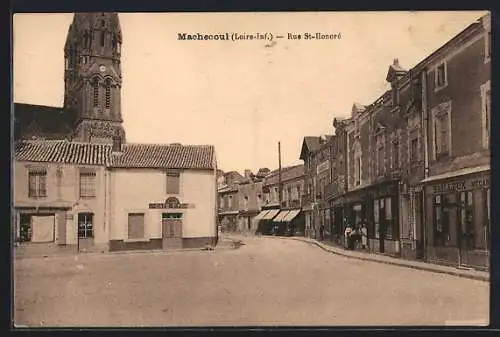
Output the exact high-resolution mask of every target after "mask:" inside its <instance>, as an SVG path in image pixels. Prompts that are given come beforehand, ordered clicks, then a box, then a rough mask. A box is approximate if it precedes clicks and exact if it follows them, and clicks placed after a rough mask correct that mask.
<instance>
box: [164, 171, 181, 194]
mask: <svg viewBox="0 0 500 337" xmlns="http://www.w3.org/2000/svg"><path fill="white" fill-rule="evenodd" d="M180 176H181V175H180V172H179V171H173V170H169V171H167V194H179V192H180Z"/></svg>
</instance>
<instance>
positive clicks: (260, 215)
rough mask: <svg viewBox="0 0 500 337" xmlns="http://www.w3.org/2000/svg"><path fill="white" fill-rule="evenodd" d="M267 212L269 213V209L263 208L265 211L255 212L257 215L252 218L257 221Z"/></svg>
mask: <svg viewBox="0 0 500 337" xmlns="http://www.w3.org/2000/svg"><path fill="white" fill-rule="evenodd" d="M267 213H269V210H268V209H267V210H265V211H262V212H260V213H259V214H257V216H256V217H255V218H254V220H257V221H259V220H262V218H263V217H264V216H265V215H266V214H267Z"/></svg>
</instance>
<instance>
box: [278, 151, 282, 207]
mask: <svg viewBox="0 0 500 337" xmlns="http://www.w3.org/2000/svg"><path fill="white" fill-rule="evenodd" d="M278 200H279V207H280V208H281V200H282V191H281V142H278Z"/></svg>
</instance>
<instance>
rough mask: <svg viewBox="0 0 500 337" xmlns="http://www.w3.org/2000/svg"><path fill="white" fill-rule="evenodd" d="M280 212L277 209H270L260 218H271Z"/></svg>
mask: <svg viewBox="0 0 500 337" xmlns="http://www.w3.org/2000/svg"><path fill="white" fill-rule="evenodd" d="M279 212H280V210H279V209H270V210H269V212H268V213H267V214H266V215H264V216H263V217H262V218H261V220H271V219H272V218H274V217H275V216H276V215H277V214H278V213H279Z"/></svg>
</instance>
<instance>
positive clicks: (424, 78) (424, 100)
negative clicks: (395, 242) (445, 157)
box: [421, 68, 429, 262]
mask: <svg viewBox="0 0 500 337" xmlns="http://www.w3.org/2000/svg"><path fill="white" fill-rule="evenodd" d="M421 76H422V77H421V78H422V80H421V86H422V130H423V136H424V137H423V138H424V179H426V178H427V177H428V176H429V144H428V141H427V139H428V126H429V123H428V111H427V110H428V109H427V70H426V69H425V68H424V69H423V70H422V73H421ZM422 212H423V216H422V217H421V221H422V227H423V233H422V234H423V235H422V237H423V243H422V244H423V255H424V256H423V257H424V261H425V262H427V226H426V224H427V221H426V214H427V211H426V203H425V187H424V186H422Z"/></svg>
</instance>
